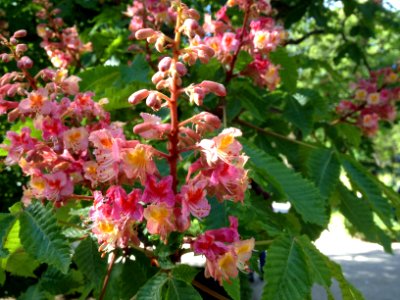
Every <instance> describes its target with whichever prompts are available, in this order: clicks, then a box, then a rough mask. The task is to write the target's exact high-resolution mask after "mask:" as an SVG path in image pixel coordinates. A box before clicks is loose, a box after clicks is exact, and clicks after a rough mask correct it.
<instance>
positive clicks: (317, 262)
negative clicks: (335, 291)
mask: <svg viewBox="0 0 400 300" xmlns="http://www.w3.org/2000/svg"><path fill="white" fill-rule="evenodd" d="M296 242H297V243H298V244H299V245H300V246H301V247H302V250H303V253H304V257H305V258H306V262H307V265H308V269H309V273H310V276H311V279H312V281H313V282H316V283H318V284H319V285H321V286H323V287H324V288H325V290H326V292H327V294H328V295H329V296H332V293H331V291H330V289H329V288H330V286H331V284H332V280H331V277H332V273H331V271H330V269H329V266H328V264H327V262H326V259H327V258H326V257H325V256H324V255H323V254H322V253H321V252H320V251H319V250H318V249H317V248H316V247H315V246H314V244H312V243H311V241H310V239H309V238H308V237H307V236H301V237H298V238H297V239H296ZM332 297H333V296H332Z"/></svg>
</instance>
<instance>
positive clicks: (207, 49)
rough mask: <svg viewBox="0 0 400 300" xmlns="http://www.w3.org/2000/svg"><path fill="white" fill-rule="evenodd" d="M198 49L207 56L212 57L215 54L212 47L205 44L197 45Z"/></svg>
mask: <svg viewBox="0 0 400 300" xmlns="http://www.w3.org/2000/svg"><path fill="white" fill-rule="evenodd" d="M199 49H200V50H202V51H204V52H205V53H206V55H207V56H209V57H213V56H214V55H215V51H214V49H213V48H211V47H209V46H207V45H199Z"/></svg>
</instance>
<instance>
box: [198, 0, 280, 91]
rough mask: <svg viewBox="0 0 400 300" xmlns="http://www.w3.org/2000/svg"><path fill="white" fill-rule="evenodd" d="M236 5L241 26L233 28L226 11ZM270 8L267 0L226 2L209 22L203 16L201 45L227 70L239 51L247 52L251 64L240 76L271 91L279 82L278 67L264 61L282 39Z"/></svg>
mask: <svg viewBox="0 0 400 300" xmlns="http://www.w3.org/2000/svg"><path fill="white" fill-rule="evenodd" d="M235 6H238V7H239V9H240V10H242V11H243V12H244V13H245V16H246V17H247V19H248V20H246V18H245V22H246V21H247V22H248V24H247V23H244V24H243V26H242V27H240V28H235V27H234V26H233V25H232V23H231V20H230V18H229V16H228V10H229V9H233V8H234V7H235ZM272 13H273V9H272V7H271V4H270V2H269V0H262V1H248V0H246V1H228V2H227V4H226V5H225V6H223V7H222V8H221V9H220V10H219V11H218V12H217V13H216V15H215V19H212V17H211V16H210V15H206V17H205V24H204V29H205V31H206V33H207V34H206V38H205V39H204V41H205V43H206V44H207V45H209V46H211V47H212V48H213V49H214V51H215V52H216V57H217V58H218V59H219V60H220V61H221V62H222V63H223V64H225V65H226V66H227V67H226V68H227V69H228V71H231V72H232V71H233V70H230V68H232V62H233V63H234V59H235V56H237V55H238V53H239V51H241V50H242V51H247V52H248V53H249V54H250V56H251V57H252V59H253V60H252V61H251V62H250V63H249V64H248V65H247V67H245V68H244V69H243V70H242V71H241V73H240V75H242V76H249V77H250V78H252V79H253V80H254V82H255V84H257V85H259V86H262V87H264V86H265V87H268V89H270V90H273V89H275V88H276V86H277V85H278V84H279V82H280V77H279V72H278V71H279V67H278V66H275V65H274V64H272V63H271V61H270V60H269V59H268V54H269V53H270V52H271V51H274V50H275V49H276V48H277V47H278V46H279V45H280V44H282V43H283V41H284V40H285V38H286V32H285V31H284V29H283V27H282V26H279V25H277V24H276V23H275V20H274V19H273V18H271V17H270V16H269V15H271V14H272Z"/></svg>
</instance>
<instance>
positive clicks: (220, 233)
mask: <svg viewBox="0 0 400 300" xmlns="http://www.w3.org/2000/svg"><path fill="white" fill-rule="evenodd" d="M229 221H230V227H227V228H219V229H214V230H208V231H206V232H205V233H204V234H202V235H200V236H199V237H198V238H197V240H196V241H195V242H194V243H193V245H192V247H193V249H194V252H195V253H196V254H202V255H204V256H205V257H206V269H205V275H206V277H210V276H211V277H213V278H215V279H217V280H218V281H219V282H220V284H222V280H226V281H229V278H235V277H236V276H237V275H238V269H241V270H244V269H245V266H246V262H247V261H248V260H249V259H250V257H251V252H252V250H253V248H254V239H253V238H252V239H248V240H240V238H239V233H238V231H237V226H238V223H237V219H236V218H235V217H230V218H229Z"/></svg>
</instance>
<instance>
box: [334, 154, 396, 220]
mask: <svg viewBox="0 0 400 300" xmlns="http://www.w3.org/2000/svg"><path fill="white" fill-rule="evenodd" d="M341 161H342V164H343V167H344V169H345V170H346V173H347V175H348V176H349V178H350V181H351V183H352V184H353V185H354V186H355V187H356V188H357V189H358V190H359V191H360V192H361V193H362V195H363V196H364V199H365V200H366V201H368V203H369V204H370V206H371V208H372V209H373V210H374V212H376V213H377V214H378V216H379V217H380V219H381V220H382V221H383V222H384V223H385V225H386V226H387V227H388V228H391V227H392V221H391V216H392V208H391V206H390V205H389V203H388V201H387V199H386V198H384V197H383V196H382V192H381V190H380V187H379V185H377V184H376V182H375V180H374V179H372V178H371V177H372V176H371V175H370V174H369V172H368V170H366V169H365V168H364V167H363V166H362V165H361V164H359V163H358V162H357V161H355V160H354V159H352V158H350V157H349V156H344V155H342V156H341Z"/></svg>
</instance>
